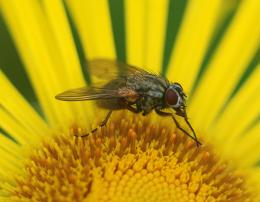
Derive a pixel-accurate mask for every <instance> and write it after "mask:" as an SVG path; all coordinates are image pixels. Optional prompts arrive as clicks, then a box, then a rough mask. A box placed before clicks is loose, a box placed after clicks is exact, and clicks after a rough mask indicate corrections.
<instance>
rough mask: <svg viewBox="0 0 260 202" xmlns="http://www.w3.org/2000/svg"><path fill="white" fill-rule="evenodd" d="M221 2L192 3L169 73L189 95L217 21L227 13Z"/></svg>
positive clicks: (187, 11) (174, 51)
mask: <svg viewBox="0 0 260 202" xmlns="http://www.w3.org/2000/svg"><path fill="white" fill-rule="evenodd" d="M221 3H222V1H221V0H213V1H208V0H202V1H189V3H188V6H187V9H186V11H185V16H184V19H183V22H182V25H181V27H180V30H179V33H178V36H177V39H176V45H175V46H174V49H173V52H172V55H171V59H170V62H169V68H168V74H167V75H168V76H167V77H168V78H169V79H170V80H173V81H177V82H180V83H181V84H182V85H183V88H184V89H185V91H186V92H187V93H189V91H190V90H191V87H192V84H193V82H194V80H195V78H196V76H197V73H198V70H199V68H200V65H201V63H202V61H203V57H204V55H205V53H206V51H207V47H208V45H209V43H210V40H211V37H212V34H213V33H214V30H215V28H216V25H217V23H216V22H217V20H218V19H219V17H220V16H221V14H223V12H222V10H221V5H222V4H221ZM202 13H203V14H202Z"/></svg>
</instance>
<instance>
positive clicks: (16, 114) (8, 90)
mask: <svg viewBox="0 0 260 202" xmlns="http://www.w3.org/2000/svg"><path fill="white" fill-rule="evenodd" d="M0 86H1V88H0V103H1V106H0V107H2V108H4V109H5V110H3V109H2V108H1V111H2V113H5V114H9V116H10V117H13V119H15V120H16V121H18V122H19V124H21V125H22V126H23V127H24V128H26V129H27V131H30V134H31V135H33V136H36V137H37V135H44V134H47V133H48V132H49V128H48V126H47V125H46V123H45V122H44V121H43V119H42V118H41V117H40V116H39V115H38V114H37V113H36V112H35V111H34V109H33V108H32V107H31V106H30V104H29V103H28V102H27V101H26V100H25V99H24V98H23V97H22V96H21V95H20V94H19V92H18V91H17V90H16V89H15V87H14V86H13V85H12V84H11V83H10V81H9V80H8V79H7V78H6V77H5V75H4V74H3V72H1V71H0ZM0 120H1V121H0V122H1V125H2V124H7V123H6V122H4V120H3V117H2V116H0ZM3 122H4V123H3ZM11 134H12V133H11Z"/></svg>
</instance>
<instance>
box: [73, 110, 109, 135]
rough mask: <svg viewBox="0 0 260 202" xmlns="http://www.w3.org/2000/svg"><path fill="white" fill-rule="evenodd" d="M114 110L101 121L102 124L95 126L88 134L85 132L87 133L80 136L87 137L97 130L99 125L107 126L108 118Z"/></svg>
mask: <svg viewBox="0 0 260 202" xmlns="http://www.w3.org/2000/svg"><path fill="white" fill-rule="evenodd" d="M112 112H113V110H110V111H109V112H108V114H107V116H106V118H105V119H104V120H103V121H102V122H101V123H100V125H99V126H98V127H96V128H94V129H93V130H92V131H91V132H89V133H87V134H85V135H82V136H80V137H87V136H89V135H90V134H91V133H95V132H97V130H98V128H99V127H100V128H102V127H103V126H105V125H106V124H107V122H108V120H109V118H110V116H111V114H112ZM77 137H78V136H77Z"/></svg>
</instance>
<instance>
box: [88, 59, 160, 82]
mask: <svg viewBox="0 0 260 202" xmlns="http://www.w3.org/2000/svg"><path fill="white" fill-rule="evenodd" d="M87 67H88V70H89V72H90V74H91V75H92V76H95V77H97V78H99V79H109V80H112V79H114V78H117V77H127V76H129V75H139V76H144V75H156V74H153V73H150V72H148V71H145V70H143V69H141V68H138V67H135V66H132V65H129V64H125V63H122V62H119V61H116V60H109V59H94V60H90V61H88V62H87Z"/></svg>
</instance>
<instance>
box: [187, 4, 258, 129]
mask: <svg viewBox="0 0 260 202" xmlns="http://www.w3.org/2000/svg"><path fill="white" fill-rule="evenodd" d="M259 9H260V1H255V0H248V1H242V2H241V5H240V7H239V9H238V11H237V14H236V15H235V17H234V19H233V21H232V23H231V25H230V27H229V28H228V30H227V33H226V34H225V36H224V38H223V40H222V41H221V42H220V45H219V47H218V49H217V50H216V53H215V55H214V57H213V59H212V61H211V63H210V64H209V67H208V68H207V71H206V73H205V75H204V77H203V78H202V80H201V83H200V85H199V87H198V88H197V91H196V92H195V94H194V99H193V100H192V103H191V104H190V107H189V109H190V113H189V114H190V116H191V117H193V118H194V119H193V124H194V125H195V127H200V128H201V129H203V128H204V129H205V130H206V129H207V128H208V127H209V125H210V124H211V123H212V121H213V120H214V118H215V117H216V115H217V114H218V112H219V110H220V109H221V107H222V106H223V104H224V101H225V100H226V98H227V97H228V96H229V95H230V94H231V92H232V90H233V89H234V87H235V85H236V84H237V81H238V79H239V78H240V77H241V75H242V74H243V72H244V71H245V68H246V67H247V65H248V64H249V62H250V60H251V58H252V56H253V55H255V52H256V51H257V49H258V47H259V36H260V26H257V24H258V19H259V17H260V16H259ZM256 16H258V17H256ZM237 119H239V117H237Z"/></svg>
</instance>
